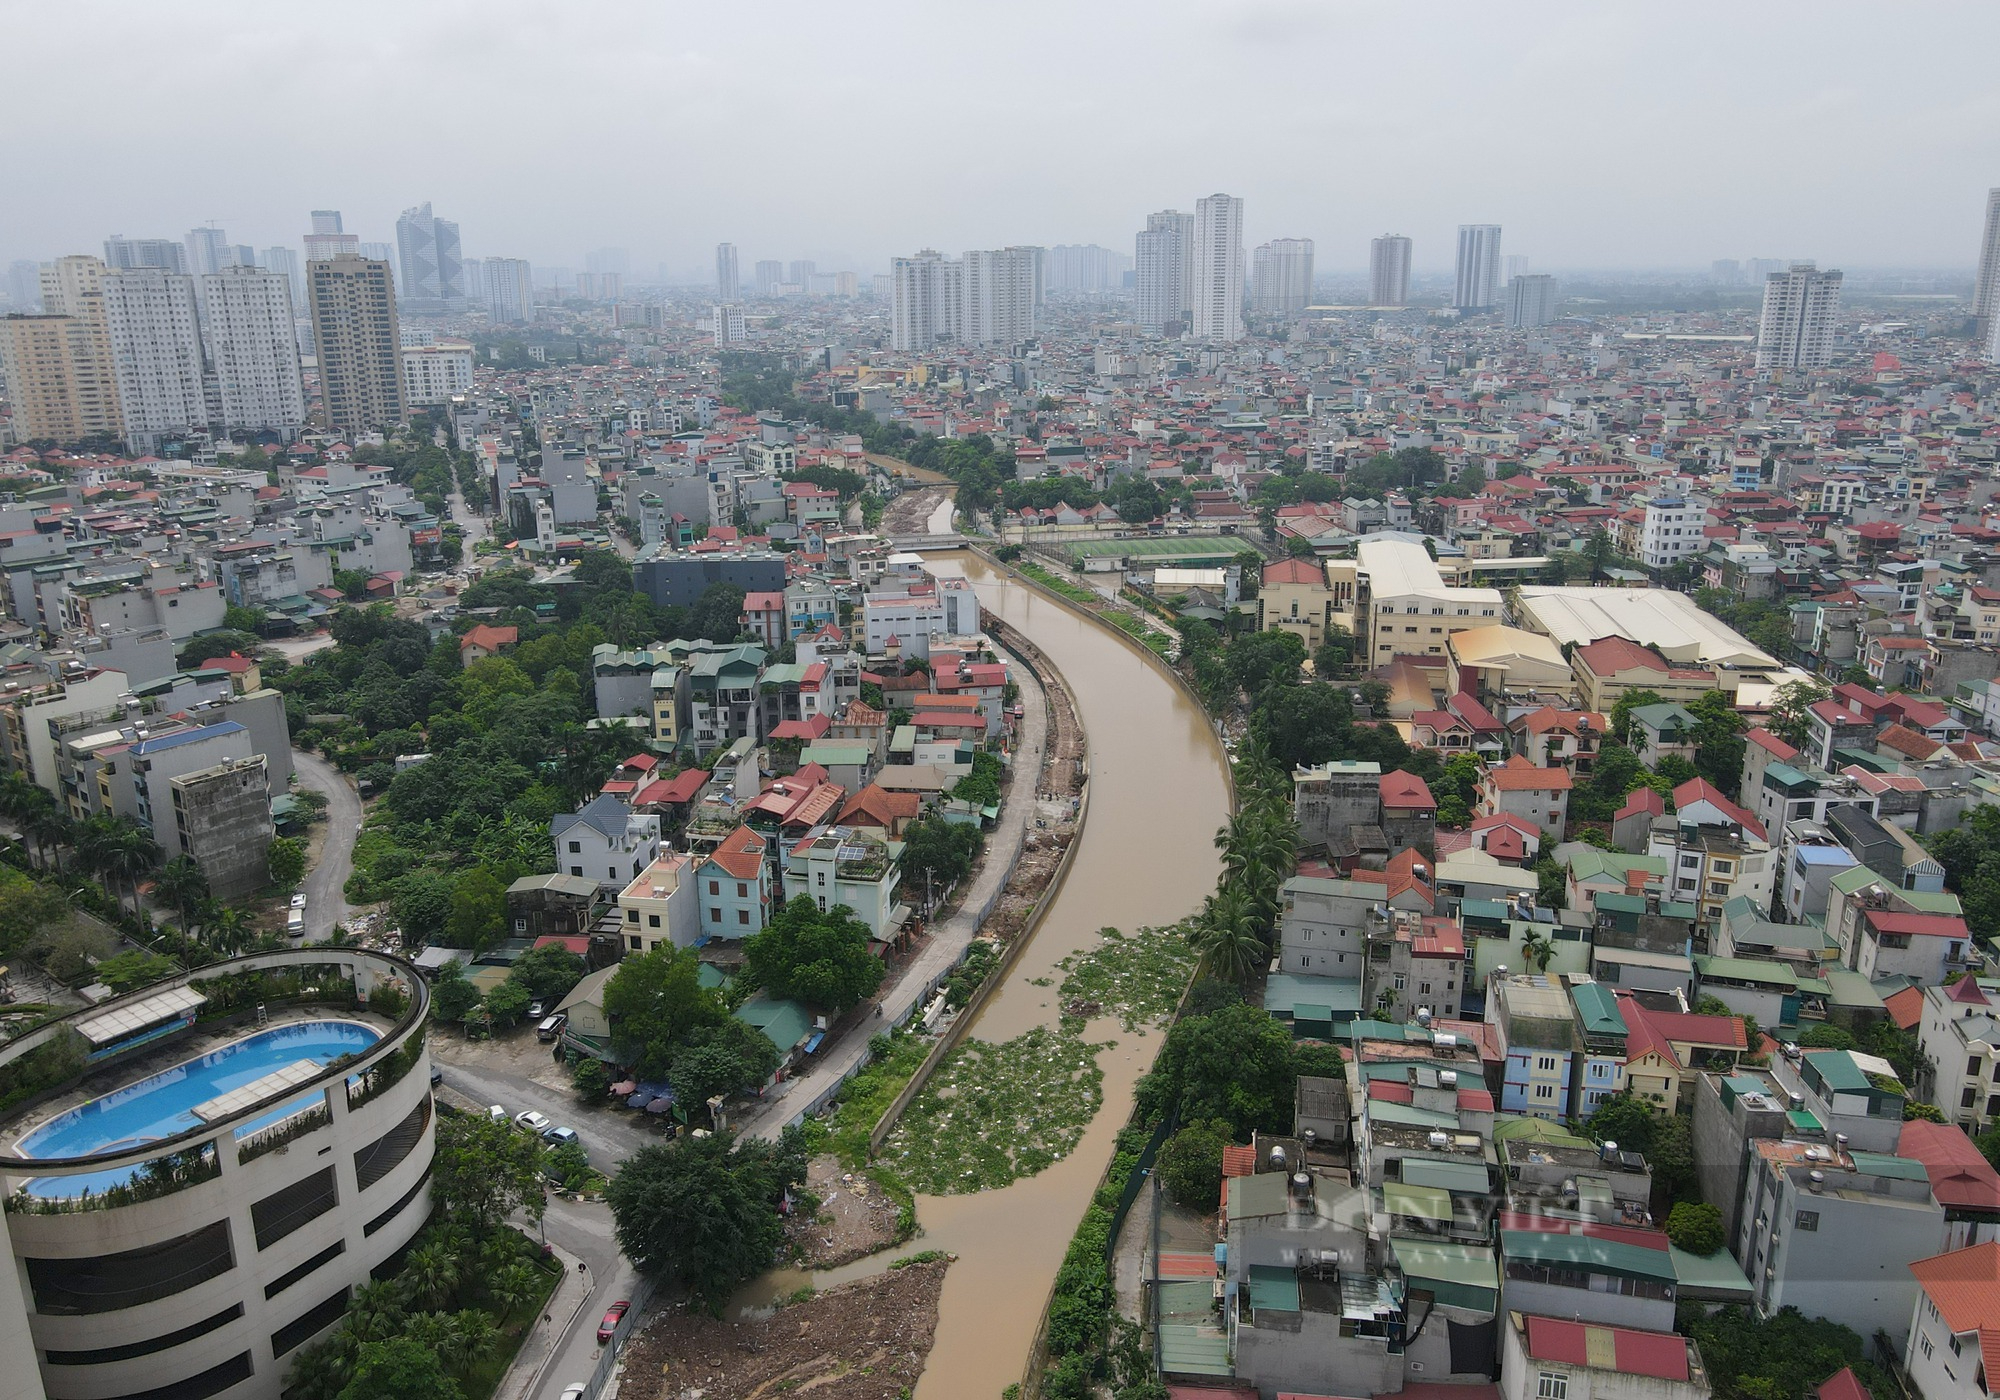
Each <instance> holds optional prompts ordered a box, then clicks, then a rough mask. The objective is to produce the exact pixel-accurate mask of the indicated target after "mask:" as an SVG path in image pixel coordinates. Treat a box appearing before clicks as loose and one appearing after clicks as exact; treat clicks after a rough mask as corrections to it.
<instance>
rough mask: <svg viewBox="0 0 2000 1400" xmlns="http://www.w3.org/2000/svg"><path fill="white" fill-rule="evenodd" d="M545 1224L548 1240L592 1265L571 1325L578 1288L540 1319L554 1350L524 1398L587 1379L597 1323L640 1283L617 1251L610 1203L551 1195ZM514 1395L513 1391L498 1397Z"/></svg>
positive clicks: (538, 1399) (555, 1397)
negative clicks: (546, 1318)
mask: <svg viewBox="0 0 2000 1400" xmlns="http://www.w3.org/2000/svg"><path fill="white" fill-rule="evenodd" d="M542 1229H543V1230H544V1231H545V1232H546V1233H547V1235H548V1240H549V1243H550V1244H552V1245H554V1246H555V1247H556V1248H558V1249H560V1250H563V1251H564V1252H565V1253H568V1254H573V1255H575V1256H576V1257H577V1258H578V1259H581V1260H582V1261H583V1262H584V1263H585V1264H586V1265H588V1268H586V1269H585V1270H584V1271H583V1274H584V1277H585V1278H586V1279H587V1280H588V1287H589V1290H590V1291H589V1294H588V1296H587V1297H586V1299H585V1301H584V1306H583V1310H582V1311H581V1312H577V1313H576V1320H575V1322H574V1323H573V1324H571V1325H570V1326H569V1327H568V1328H567V1330H562V1331H558V1329H561V1328H563V1325H564V1323H565V1322H566V1321H567V1320H568V1318H569V1316H570V1314H571V1312H572V1311H574V1309H575V1306H576V1300H575V1295H574V1294H569V1295H566V1296H564V1297H563V1299H562V1301H561V1302H560V1303H559V1304H558V1307H557V1309H556V1310H555V1311H554V1313H553V1319H554V1320H553V1321H551V1322H547V1323H542V1324H540V1325H541V1326H542V1327H544V1328H545V1329H546V1332H547V1333H548V1334H550V1335H552V1336H553V1338H554V1342H555V1355H554V1358H553V1359H552V1360H551V1361H550V1362H549V1364H548V1365H546V1366H544V1367H543V1368H542V1379H541V1383H540V1384H539V1385H537V1386H536V1387H535V1388H534V1389H533V1390H532V1391H530V1392H529V1393H528V1394H527V1395H525V1396H523V1397H521V1400H561V1396H562V1393H563V1388H564V1387H565V1386H568V1385H571V1384H573V1383H575V1382H577V1381H581V1380H585V1379H588V1377H589V1376H590V1372H591V1370H592V1368H593V1367H595V1366H596V1365H597V1358H598V1356H599V1355H600V1354H601V1353H602V1352H603V1350H604V1349H603V1348H602V1347H600V1346H598V1344H597V1324H598V1322H599V1321H600V1320H601V1319H602V1318H603V1317H604V1310H605V1309H606V1308H608V1307H610V1306H611V1305H612V1304H613V1303H615V1302H617V1301H618V1300H619V1299H620V1298H630V1297H631V1296H632V1292H633V1290H634V1289H635V1288H636V1287H637V1286H638V1283H639V1271H638V1270H637V1269H635V1268H633V1267H632V1265H631V1264H630V1263H628V1262H627V1261H626V1259H625V1256H624V1255H622V1254H620V1253H619V1252H618V1237H617V1234H616V1233H615V1231H614V1230H613V1227H612V1224H611V1208H610V1207H609V1206H606V1205H602V1204H596V1203H592V1202H588V1201H565V1200H562V1199H560V1198H557V1199H555V1200H551V1201H550V1202H549V1204H548V1210H547V1212H546V1213H545V1214H544V1215H543V1217H542ZM496 1400H512V1397H496Z"/></svg>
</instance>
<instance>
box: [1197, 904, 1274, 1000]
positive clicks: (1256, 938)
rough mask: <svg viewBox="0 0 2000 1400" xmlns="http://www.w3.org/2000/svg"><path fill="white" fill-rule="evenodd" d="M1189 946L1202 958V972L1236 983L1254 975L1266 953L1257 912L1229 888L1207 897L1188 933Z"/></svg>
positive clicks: (1266, 945)
mask: <svg viewBox="0 0 2000 1400" xmlns="http://www.w3.org/2000/svg"><path fill="white" fill-rule="evenodd" d="M1188 942H1189V943H1190V944H1192V945H1193V946H1194V950H1195V951H1196V952H1197V953H1199V954H1200V955H1201V965H1202V970H1203V971H1205V972H1206V973H1207V974H1208V975H1209V976H1211V977H1216V978H1222V979H1226V980H1230V981H1236V982H1241V981H1242V980H1243V979H1244V978H1246V977H1248V976H1249V975H1250V974H1251V973H1252V972H1253V971H1255V970H1256V968H1257V966H1258V965H1259V964H1260V963H1262V962H1263V961H1264V958H1265V955H1266V953H1267V952H1268V949H1269V945H1268V944H1267V943H1266V942H1265V941H1264V934H1263V930H1262V928H1260V927H1259V925H1258V921H1257V911H1256V909H1255V908H1254V907H1253V906H1252V904H1251V903H1250V901H1249V900H1248V899H1246V898H1245V897H1244V895H1243V892H1242V891H1241V890H1239V889H1237V888H1235V887H1234V886H1229V885H1225V886H1223V887H1222V888H1221V889H1219V890H1217V891H1216V892H1215V893H1214V894H1212V895H1210V896H1209V897H1208V901H1207V903H1206V904H1204V905H1203V906H1202V911H1201V914H1200V915H1199V916H1198V917H1197V918H1196V919H1195V920H1194V921H1193V923H1192V925H1191V926H1190V927H1189V929H1188Z"/></svg>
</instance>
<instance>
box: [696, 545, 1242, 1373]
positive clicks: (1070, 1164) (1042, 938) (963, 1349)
mask: <svg viewBox="0 0 2000 1400" xmlns="http://www.w3.org/2000/svg"><path fill="white" fill-rule="evenodd" d="M925 567H926V568H928V569H931V570H932V571H934V572H936V573H938V574H941V575H945V576H953V575H962V576H964V577H966V578H968V579H970V580H971V581H972V584H973V586H974V588H975V589H977V591H978V593H979V601H980V602H981V604H983V605H984V606H985V607H986V608H987V609H988V610H989V611H991V612H994V613H997V614H998V615H999V616H1001V617H1002V618H1004V619H1006V620H1007V621H1008V622H1009V623H1011V624H1012V625H1013V626H1015V627H1017V628H1019V629H1020V630H1021V631H1022V632H1023V633H1025V634H1026V635H1027V636H1028V637H1029V638H1030V639H1032V640H1033V641H1034V643H1035V644H1036V645H1037V646H1039V647H1040V648H1041V649H1042V650H1043V652H1044V653H1045V654H1046V655H1047V656H1048V658H1049V660H1050V661H1051V662H1053V663H1054V665H1055V666H1056V669H1058V670H1059V671H1061V672H1062V674H1063V678H1064V679H1065V680H1067V681H1068V682H1069V686H1070V689H1071V691H1072V693H1074V695H1075V696H1076V703H1077V707H1078V708H1079V710H1080V711H1081V712H1082V718H1083V725H1084V729H1085V731H1086V733H1087V734H1088V736H1089V742H1090V774H1091V778H1090V810H1089V814H1088V816H1087V818H1086V820H1085V822H1084V828H1083V835H1082V837H1081V839H1080V844H1079V846H1078V847H1077V852H1076V855H1075V856H1074V857H1073V859H1072V861H1071V865H1070V872H1069V878H1068V879H1067V880H1066V881H1064V883H1063V887H1062V889H1061V891H1060V892H1059V893H1058V894H1057V895H1056V898H1055V903H1054V904H1053V905H1051V906H1050V908H1049V911H1048V914H1047V916H1046V917H1045V918H1044V919H1043V920H1042V923H1041V925H1040V927H1039V928H1037V929H1036V931H1035V936H1034V941H1033V942H1032V943H1030V944H1029V945H1028V948H1027V949H1026V951H1024V952H1023V953H1022V955H1021V958H1020V960H1019V961H1018V962H1017V963H1015V965H1014V967H1013V969H1012V971H1011V972H1010V974H1009V976H1008V980H1007V985H1006V986H1005V987H1004V988H1002V989H1001V991H1000V992H999V993H998V994H997V995H995V996H994V997H993V998H992V999H991V1000H989V1001H988V1002H987V1003H986V1006H985V1007H984V1009H983V1010H982V1011H981V1012H980V1015H979V1019H978V1021H977V1022H975V1023H974V1026H973V1031H972V1033H973V1034H974V1035H977V1036H979V1037H980V1038H981V1039H984V1040H989V1041H1003V1040H1011V1039H1013V1038H1014V1037H1015V1036H1018V1035H1020V1034H1021V1033H1022V1032H1024V1031H1026V1030H1028V1029H1030V1028H1031V1027H1034V1026H1039V1025H1052V1024H1054V1022H1055V1020H1056V993H1057V986H1058V984H1060V982H1061V980H1062V976H1061V973H1060V972H1058V971H1057V969H1056V964H1057V963H1058V962H1060V961H1061V960H1062V959H1063V958H1064V957H1066V956H1067V955H1069V954H1070V953H1073V952H1075V951H1076V950H1078V949H1079V948H1087V947H1090V946H1093V945H1094V943H1095V942H1096V934H1097V931H1098V930H1099V929H1101V928H1104V927H1105V926H1107V925H1110V926H1113V927H1117V928H1121V929H1127V930H1130V929H1136V928H1139V927H1141V926H1144V925H1149V924H1153V925H1157V924H1169V923H1173V922H1174V921H1176V920H1178V919H1180V918H1183V917H1184V916H1186V915H1188V914H1190V913H1192V912H1194V911H1195V910H1196V909H1197V908H1199V907H1200V905H1201V901H1202V898H1203V896H1205V895H1206V894H1208V892H1209V891H1210V890H1211V889H1213V888H1214V886H1215V878H1216V872H1217V870H1218V868H1219V866H1218V856H1217V852H1216V850H1215V845H1214V838H1215V829H1216V828H1217V827H1219V826H1221V825H1222V823H1223V822H1224V820H1225V819H1226V818H1227V816H1228V807H1229V795H1228V787H1227V783H1226V780H1225V778H1224V776H1223V773H1224V769H1223V763H1224V759H1223V755H1222V752H1221V749H1220V747H1219V746H1218V745H1217V743H1216V741H1215V737H1214V731H1213V730H1212V728H1211V727H1210V725H1209V722H1208V720H1207V717H1206V716H1205V715H1204V714H1203V713H1202V712H1201V710H1200V708H1199V707H1198V706H1196V705H1195V704H1194V702H1193V701H1191V700H1189V699H1188V698H1187V697H1186V696H1185V695H1184V694H1183V693H1182V692H1181V690H1180V689H1179V688H1178V687H1176V686H1175V685H1174V684H1173V683H1172V682H1170V681H1169V680H1167V679H1166V678H1165V677H1164V676H1162V675H1161V674H1160V672H1159V671H1158V670H1157V669H1155V668H1154V667H1153V666H1152V664H1151V663H1149V662H1147V661H1146V660H1144V659H1143V658H1141V657H1139V656H1138V655H1136V654H1135V653H1134V652H1133V651H1132V650H1131V649H1130V648H1129V647H1127V646H1125V645H1124V643H1122V642H1120V641H1119V640H1118V639H1117V638H1115V637H1112V636H1110V635H1108V633H1107V631H1106V629H1105V628H1103V627H1102V626H1100V625H1098V624H1096V623H1092V622H1087V621H1085V620H1084V619H1082V618H1081V617H1079V616H1077V615H1076V614H1075V613H1072V612H1070V611H1069V610H1068V609H1066V608H1063V607H1061V606H1059V605H1057V604H1055V603H1052V602H1050V601H1048V600H1047V599H1045V598H1043V597H1041V596H1040V595H1039V594H1036V593H1034V592H1033V591H1031V590H1030V589H1028V588H1025V587H1023V586H1022V585H1020V584H1018V583H1015V582H1013V581H1011V580H1009V579H1008V578H1006V577H1005V576H1004V575H1002V574H999V573H997V572H995V571H994V570H993V568H992V567H991V566H989V565H988V564H987V563H986V562H985V561H984V560H982V559H980V558H979V557H978V556H977V555H973V554H943V555H931V556H929V557H928V558H927V559H926V561H925ZM1043 978H1046V979H1048V980H1049V982H1050V985H1048V986H1045V987H1038V986H1036V985H1034V984H1035V982H1036V981H1037V980H1038V979H1043ZM1085 1038H1086V1039H1088V1040H1089V1041H1091V1042H1092V1043H1101V1042H1107V1041H1108V1042H1112V1045H1111V1048H1110V1049H1108V1050H1105V1051H1103V1052H1101V1054H1100V1055H1099V1057H1098V1064H1099V1065H1100V1066H1101V1067H1102V1069H1103V1071H1104V1107H1103V1109H1102V1110H1100V1111H1099V1113H1098V1114H1097V1116H1096V1118H1094V1119H1093V1120H1092V1121H1091V1123H1090V1126H1089V1127H1088V1128H1087V1129H1086V1130H1085V1132H1084V1136H1083V1139H1082V1141H1081V1143H1080V1144H1079V1145H1078V1147H1077V1150H1076V1151H1074V1152H1072V1153H1070V1154H1069V1155H1068V1156H1067V1157H1066V1158H1064V1159H1063V1160H1062V1161H1060V1162H1057V1163H1056V1164H1055V1165H1054V1166H1052V1167H1050V1168H1049V1169H1048V1170H1046V1171H1044V1172H1042V1173H1041V1174H1039V1175H1037V1176H1032V1177H1028V1178H1026V1179H1024V1180H1021V1181H1017V1182H1015V1183H1014V1184H1013V1185H1011V1186H1009V1187H1007V1188H1005V1189H1004V1190H1000V1191H982V1192H979V1193H976V1194H973V1195H967V1196H919V1197H917V1221H918V1223H919V1224H920V1225H921V1226H922V1227H923V1234H922V1236H921V1238H920V1239H918V1240H916V1241H914V1242H913V1243H912V1244H911V1245H910V1246H908V1247H907V1248H904V1249H901V1250H897V1251H895V1252H894V1254H891V1255H879V1254H878V1255H874V1256H871V1257H869V1258H867V1259H862V1260H858V1261H856V1262H855V1263H852V1264H849V1265H846V1266H844V1267H842V1268H839V1269H832V1270H828V1271H825V1272H823V1273H818V1274H811V1275H809V1274H806V1273H804V1272H801V1271H797V1270H789V1269H780V1270H776V1271H773V1272H772V1273H769V1274H766V1275H764V1276H763V1277H761V1278H759V1279H757V1280H756V1281H755V1282H753V1283H751V1284H749V1285H747V1286H746V1287H745V1289H744V1290H743V1291H742V1292H741V1293H739V1294H738V1295H737V1297H736V1299H735V1300H734V1304H733V1311H734V1313H735V1314H736V1315H737V1316H749V1315H755V1314H759V1313H764V1312H767V1311H768V1310H769V1309H770V1308H772V1307H775V1306H776V1305H777V1304H778V1303H779V1302H780V1301H781V1300H783V1299H784V1298H785V1297H787V1296H788V1295H789V1294H791V1293H792V1292H793V1291H794V1290H795V1289H797V1288H799V1287H800V1286H802V1285H805V1284H811V1285H812V1286H814V1287H815V1288H819V1289H826V1288H831V1287H833V1286H835V1285H837V1284H841V1283H845V1282H847V1281H849V1280H850V1279H855V1278H862V1277H866V1276H867V1275H870V1274H876V1273H880V1272H881V1271H882V1269H883V1268H884V1267H886V1265H887V1262H888V1260H889V1259H891V1258H894V1257H897V1256H900V1255H906V1254H910V1253H914V1252H915V1251H916V1250H919V1249H942V1250H947V1251H949V1252H950V1253H952V1254H955V1255H957V1256H958V1262H957V1263H956V1264H954V1265H952V1267H951V1269H950V1270H949V1271H948V1272H947V1273H946V1275H945V1284H944V1294H943V1297H942V1298H941V1299H940V1301H939V1315H938V1329H937V1338H936V1341H935V1344H934V1345H933V1346H932V1348H931V1355H930V1361H929V1364H928V1366H927V1367H926V1368H925V1371H924V1374H923V1379H922V1380H921V1381H920V1382H919V1383H918V1385H917V1391H916V1397H915V1400H961V1397H965V1400H997V1398H998V1396H999V1394H1000V1392H1001V1390H1002V1389H1003V1388H1004V1387H1005V1386H1006V1385H1007V1384H1008V1383H1010V1382H1012V1381H1016V1380H1019V1379H1020V1378H1021V1372H1022V1369H1023V1368H1024V1366H1025V1365H1026V1363H1027V1356H1028V1347H1029V1344H1030V1343H1031V1342H1032V1341H1033V1340H1034V1334H1035V1328H1036V1326H1037V1325H1038V1324H1039V1323H1040V1321H1041V1315H1042V1307H1043V1305H1044V1303H1045V1302H1046V1301H1047V1299H1048V1293H1049V1288H1050V1285H1051V1284H1052V1283H1053V1282H1054V1280H1055V1274H1056V1268H1057V1266H1058V1265H1059V1264H1060V1263H1061V1262H1062V1256H1063V1251H1064V1250H1066V1249H1067V1248H1068V1247H1069V1241H1070V1236H1071V1235H1073V1234H1074V1233H1075V1232H1076V1225H1077V1221H1078V1220H1080V1219H1081V1218H1082V1216H1083V1212H1084V1208H1085V1207H1086V1206H1087V1205H1088V1204H1089V1203H1090V1196H1091V1193H1092V1192H1093V1191H1095V1190H1096V1189H1097V1183H1098V1180H1099V1178H1100V1177H1101V1176H1102V1175H1103V1173H1104V1167H1105V1164H1106V1163H1107V1162H1108V1161H1110V1159H1111V1152H1112V1147H1113V1141H1114V1139H1115V1138H1116V1137H1117V1135H1118V1130H1119V1128H1121V1127H1123V1126H1124V1124H1125V1121H1126V1119H1127V1118H1129V1117H1130V1116H1131V1111H1132V1089H1133V1086H1134V1085H1135V1084H1136V1083H1137V1082H1138V1079H1139V1076H1140V1075H1142V1074H1144V1073H1145V1071H1146V1069H1147V1067H1148V1066H1150V1065H1151V1064H1152V1061H1153V1056H1154V1054H1155V1053H1156V1052H1157V1051H1158V1049H1159V1035H1158V1034H1157V1033H1139V1034H1128V1033H1127V1032H1125V1031H1124V1030H1123V1028H1122V1027H1120V1026H1119V1024H1118V1022H1117V1021H1116V1020H1115V1019H1113V1018H1109V1017H1106V1018H1101V1019H1099V1020H1096V1021H1093V1022H1092V1023H1091V1024H1090V1025H1089V1026H1088V1027H1086V1029H1085Z"/></svg>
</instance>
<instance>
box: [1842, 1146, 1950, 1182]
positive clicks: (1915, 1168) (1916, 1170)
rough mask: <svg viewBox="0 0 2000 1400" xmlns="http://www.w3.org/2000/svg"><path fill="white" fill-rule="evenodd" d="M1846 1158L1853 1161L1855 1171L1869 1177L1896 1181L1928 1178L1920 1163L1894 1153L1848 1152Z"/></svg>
mask: <svg viewBox="0 0 2000 1400" xmlns="http://www.w3.org/2000/svg"><path fill="white" fill-rule="evenodd" d="M1848 1156H1850V1157H1852V1158H1853V1159H1854V1169H1855V1170H1856V1171H1858V1172H1867V1173H1869V1174H1870V1175H1871V1176H1887V1177H1894V1178H1895V1179H1896V1180H1898V1181H1926V1180H1928V1179H1929V1178H1930V1173H1929V1172H1927V1171H1925V1170H1924V1164H1923V1163H1922V1162H1912V1161H1911V1160H1910V1159H1909V1158H1907V1157H1898V1156H1896V1155H1895V1154H1894V1153H1890V1152H1850V1153H1849V1154H1848Z"/></svg>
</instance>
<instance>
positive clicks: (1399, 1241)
mask: <svg viewBox="0 0 2000 1400" xmlns="http://www.w3.org/2000/svg"><path fill="white" fill-rule="evenodd" d="M1389 1247H1390V1248H1391V1249H1393V1250H1394V1251H1395V1252H1396V1262H1397V1264H1399V1265H1401V1266H1402V1270H1403V1272H1404V1273H1405V1274H1408V1275H1409V1276H1410V1277H1411V1278H1420V1279H1428V1280H1431V1281H1433V1282H1444V1283H1455V1284H1460V1285H1462V1286H1464V1287H1467V1288H1482V1289H1487V1290H1497V1289H1498V1288H1499V1286H1500V1267H1499V1265H1498V1264H1496V1263H1495V1262H1494V1258H1493V1247H1492V1246H1491V1245H1483V1244H1448V1243H1445V1242H1443V1241H1439V1240H1413V1239H1407V1238H1405V1237H1403V1236H1401V1235H1398V1236H1396V1237H1394V1238H1393V1239H1391V1240H1390V1241H1389Z"/></svg>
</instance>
